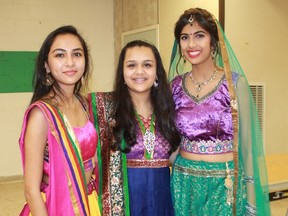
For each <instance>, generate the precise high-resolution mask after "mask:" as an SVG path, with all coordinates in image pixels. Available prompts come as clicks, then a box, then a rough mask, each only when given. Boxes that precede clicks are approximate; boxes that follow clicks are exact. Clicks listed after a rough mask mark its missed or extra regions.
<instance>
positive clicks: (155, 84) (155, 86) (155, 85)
mask: <svg viewBox="0 0 288 216" xmlns="http://www.w3.org/2000/svg"><path fill="white" fill-rule="evenodd" d="M158 85H159V83H158V77H157V76H156V78H155V81H154V83H153V86H154V88H157V86H158Z"/></svg>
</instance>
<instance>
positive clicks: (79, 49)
mask: <svg viewBox="0 0 288 216" xmlns="http://www.w3.org/2000/svg"><path fill="white" fill-rule="evenodd" d="M57 51H60V52H66V50H65V49H62V48H56V49H54V50H53V51H52V53H54V52H57ZM72 51H73V52H75V51H82V52H84V51H83V49H82V48H75V49H73V50H72Z"/></svg>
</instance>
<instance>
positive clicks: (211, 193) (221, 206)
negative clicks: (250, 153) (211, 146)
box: [171, 154, 246, 216]
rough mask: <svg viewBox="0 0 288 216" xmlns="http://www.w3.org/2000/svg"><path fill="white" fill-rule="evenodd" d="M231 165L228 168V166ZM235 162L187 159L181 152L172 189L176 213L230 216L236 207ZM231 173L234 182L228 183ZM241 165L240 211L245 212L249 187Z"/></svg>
mask: <svg viewBox="0 0 288 216" xmlns="http://www.w3.org/2000/svg"><path fill="white" fill-rule="evenodd" d="M227 168H228V169H227ZM233 173H234V162H233V161H229V162H227V163H225V162H224V163H222V162H217V163H211V162H204V161H191V160H187V159H185V158H183V157H181V156H180V154H178V156H177V157H176V160H175V162H174V165H173V171H172V180H171V190H172V199H173V203H174V208H175V215H176V216H178V215H183V216H188V215H189V216H190V215H195V216H204V215H205V216H214V215H215V216H224V215H225V216H230V215H232V210H233V209H232V208H233V181H234V174H233ZM227 174H229V175H230V176H231V180H232V186H231V187H230V188H229V187H226V186H225V179H227ZM244 185H245V184H244V178H243V171H242V169H241V167H239V181H238V188H237V201H236V205H237V207H236V209H237V215H239V216H240V215H241V216H243V215H245V204H246V190H245V186H244Z"/></svg>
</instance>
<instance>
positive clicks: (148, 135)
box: [135, 111, 155, 159]
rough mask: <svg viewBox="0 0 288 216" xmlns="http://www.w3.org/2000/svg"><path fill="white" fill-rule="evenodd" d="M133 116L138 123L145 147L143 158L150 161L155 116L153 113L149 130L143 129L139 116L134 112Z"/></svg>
mask: <svg viewBox="0 0 288 216" xmlns="http://www.w3.org/2000/svg"><path fill="white" fill-rule="evenodd" d="M135 115H136V118H137V121H138V124H139V126H140V129H141V133H142V136H143V144H144V147H145V152H144V157H145V158H146V159H152V158H153V153H154V147H155V121H154V120H155V114H154V113H153V114H152V116H151V122H150V128H147V129H146V128H145V126H144V123H143V121H142V119H141V118H140V115H139V114H138V113H137V112H136V111H135Z"/></svg>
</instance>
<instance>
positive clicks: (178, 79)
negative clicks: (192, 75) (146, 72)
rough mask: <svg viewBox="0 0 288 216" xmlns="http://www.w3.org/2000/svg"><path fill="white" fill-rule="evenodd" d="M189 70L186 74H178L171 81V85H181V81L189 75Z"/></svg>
mask: <svg viewBox="0 0 288 216" xmlns="http://www.w3.org/2000/svg"><path fill="white" fill-rule="evenodd" d="M187 73H188V72H186V73H185V74H182V75H178V76H176V77H175V78H174V79H173V80H172V81H171V83H170V85H171V86H172V87H173V86H179V85H181V83H182V82H183V80H184V78H185V76H186V75H187Z"/></svg>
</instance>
